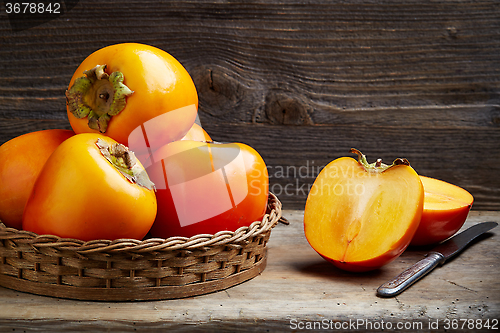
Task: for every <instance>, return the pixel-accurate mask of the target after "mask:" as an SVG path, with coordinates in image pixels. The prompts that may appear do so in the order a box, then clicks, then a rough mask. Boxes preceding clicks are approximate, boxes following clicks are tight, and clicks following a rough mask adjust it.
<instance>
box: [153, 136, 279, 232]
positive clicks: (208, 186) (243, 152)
mask: <svg viewBox="0 0 500 333" xmlns="http://www.w3.org/2000/svg"><path fill="white" fill-rule="evenodd" d="M153 161H154V163H153V164H152V165H151V166H149V167H148V168H147V169H146V170H147V172H148V174H149V176H150V177H151V180H152V181H153V182H154V183H155V186H156V196H157V200H158V213H157V216H156V219H155V222H154V224H153V226H152V228H151V232H150V234H151V236H152V237H161V238H169V237H174V236H183V237H191V236H194V235H197V234H215V233H217V232H219V231H224V230H227V231H236V230H237V229H238V228H240V227H245V226H249V225H250V224H251V223H252V222H254V221H257V220H261V219H262V217H263V216H264V214H265V212H266V207H267V200H268V195H269V179H268V173H267V168H266V164H265V162H264V160H263V159H262V157H261V156H260V155H259V153H257V151H256V150H255V149H253V148H252V147H250V146H248V145H245V144H242V143H225V144H221V143H216V142H200V141H191V140H180V141H176V142H172V143H170V144H168V145H165V146H164V147H162V148H161V149H159V150H158V151H157V152H155V154H153Z"/></svg>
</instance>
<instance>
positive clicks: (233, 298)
mask: <svg viewBox="0 0 500 333" xmlns="http://www.w3.org/2000/svg"><path fill="white" fill-rule="evenodd" d="M283 214H284V216H285V217H286V218H287V219H288V220H289V221H290V225H288V226H286V225H278V226H277V227H276V228H275V229H273V231H272V233H271V238H270V240H269V243H268V248H269V252H268V265H267V267H266V269H265V270H264V272H262V274H261V275H259V276H257V277H255V278H254V279H252V280H249V281H248V282H245V283H242V284H240V285H237V286H234V287H232V288H229V289H227V290H226V291H222V292H218V293H213V294H208V295H202V296H198V297H190V298H185V299H177V300H165V301H148V302H86V301H75V300H67V299H57V298H51V297H44V296H37V295H31V294H26V293H22V292H17V291H13V290H8V289H5V288H2V287H0V332H14V331H15V332H17V331H27V332H30V331H44V332H73V331H79V332H87V331H88V332H109V331H120V332H134V331H138V332H153V331H167V330H168V331H175V332H266V331H270V332H290V331H309V330H306V329H305V327H304V328H302V329H299V328H298V325H313V323H314V322H318V323H322V321H323V320H325V322H326V324H327V325H330V322H332V323H333V325H335V323H340V324H342V323H347V324H349V321H351V322H354V323H355V325H357V326H354V327H355V329H351V330H347V329H335V326H334V327H333V328H330V326H327V328H328V329H324V330H321V329H316V330H314V331H339V332H346V331H351V332H388V331H389V332H450V331H453V332H479V331H480V330H475V329H469V328H468V327H465V328H462V327H461V324H462V322H459V320H460V319H471V320H478V319H480V320H482V321H481V323H485V322H486V320H487V319H490V325H491V320H492V319H499V318H500V298H499V297H500V281H499V280H498V275H497V274H498V264H499V260H498V258H499V255H500V242H499V231H498V230H497V229H498V227H497V228H496V229H493V230H492V231H491V232H490V233H489V237H482V238H481V239H480V240H478V241H476V242H475V243H473V244H471V245H470V246H469V247H468V248H467V249H466V250H465V251H464V252H462V253H461V254H460V255H459V256H457V257H455V258H454V259H452V260H451V261H449V262H448V263H447V264H446V265H444V266H442V267H438V268H436V269H435V270H434V271H432V273H430V274H429V275H427V276H426V277H424V278H423V279H421V280H420V281H418V282H417V283H416V284H414V285H413V286H411V287H410V288H409V289H407V290H406V291H404V292H403V293H402V294H401V295H399V296H397V297H395V298H379V297H377V296H376V289H377V288H378V287H379V286H380V285H381V284H382V283H384V282H386V281H388V280H389V279H391V278H393V277H394V276H396V275H398V274H399V273H400V272H402V271H403V270H404V269H406V268H408V267H409V266H410V265H412V264H413V263H415V262H416V261H418V260H420V259H422V258H423V256H424V254H425V253H426V250H424V249H408V250H406V251H405V252H404V253H403V254H402V255H401V256H400V257H399V258H398V259H396V260H395V261H393V262H391V263H389V264H388V265H386V266H384V267H383V268H381V269H379V270H377V271H373V272H368V273H363V274H359V273H357V274H356V273H348V272H344V271H341V270H339V269H337V268H335V267H334V266H333V265H331V264H329V263H328V262H327V261H326V260H324V259H323V258H321V257H320V256H319V255H318V254H317V253H316V252H315V251H314V250H313V249H312V248H311V247H310V246H309V244H308V243H307V240H306V238H305V236H304V231H303V223H302V221H303V211H290V210H285V211H284V212H283ZM483 221H496V222H500V214H499V213H498V212H487V211H482V212H480V211H472V212H471V214H470V216H469V218H468V220H467V222H466V224H465V226H464V228H467V227H469V226H471V225H474V224H476V223H479V222H483ZM446 319H448V320H454V319H455V320H457V322H458V323H459V324H460V326H459V327H458V328H457V329H453V330H452V329H448V330H447V329H446V326H445V325H446V323H447V322H446V321H445V320H446ZM382 321H383V322H384V323H391V325H394V326H392V329H387V326H385V327H386V329H385V330H382V329H381V328H380V325H381V323H382ZM398 322H399V323H402V325H409V326H407V327H406V329H405V327H404V326H402V327H400V328H398V329H396V325H397V323H398ZM431 322H432V323H436V322H437V323H438V326H436V327H429V325H430V323H431ZM368 323H371V325H372V326H371V327H370V326H367V325H369V324H368ZM450 323H451V322H450ZM316 325H317V324H316ZM343 325H346V324H343ZM374 325H378V326H374ZM416 325H423V326H416ZM433 325H434V324H433ZM295 326H297V327H295ZM294 327H295V329H294ZM344 327H345V326H344ZM316 328H317V327H316ZM351 328H352V327H351ZM484 331H486V332H489V331H491V330H484Z"/></svg>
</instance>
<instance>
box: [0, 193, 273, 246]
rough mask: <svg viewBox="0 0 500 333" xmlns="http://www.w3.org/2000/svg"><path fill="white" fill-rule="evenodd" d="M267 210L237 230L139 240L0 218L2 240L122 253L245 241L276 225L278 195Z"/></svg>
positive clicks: (0, 236) (271, 194)
mask: <svg viewBox="0 0 500 333" xmlns="http://www.w3.org/2000/svg"><path fill="white" fill-rule="evenodd" d="M267 207H268V210H267V212H266V214H264V216H263V218H262V220H260V221H254V222H252V223H251V224H250V225H249V226H244V227H240V228H238V229H237V230H236V231H219V232H217V233H215V234H198V235H194V236H192V237H189V238H188V237H180V236H175V237H169V238H166V239H164V238H148V239H144V240H137V239H128V238H122V239H116V240H106V239H98V240H91V241H83V240H80V239H74V238H62V237H59V236H55V235H38V234H36V233H34V232H31V231H26V230H18V229H16V228H10V227H6V226H5V225H4V224H3V223H2V222H1V221H0V240H15V241H17V242H19V243H27V244H29V245H30V246H31V247H33V248H34V250H38V249H40V248H48V247H50V248H56V249H58V250H65V251H68V250H69V251H74V252H77V253H80V254H86V253H119V252H133V253H138V254H139V253H146V252H152V251H156V252H161V251H173V250H193V249H197V248H202V247H207V246H220V245H227V244H230V243H231V244H232V243H236V244H237V243H241V242H245V241H246V240H247V239H248V238H250V237H254V236H258V235H260V234H263V233H265V232H267V231H269V230H270V229H272V228H274V227H275V226H276V225H277V224H278V222H279V221H280V220H281V219H282V212H281V209H282V205H281V202H280V201H279V199H278V197H277V196H276V195H275V194H274V193H271V192H269V198H268V203H267Z"/></svg>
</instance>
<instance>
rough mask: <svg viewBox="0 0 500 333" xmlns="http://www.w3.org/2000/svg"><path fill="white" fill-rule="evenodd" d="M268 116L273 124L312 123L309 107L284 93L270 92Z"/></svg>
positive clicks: (267, 99)
mask: <svg viewBox="0 0 500 333" xmlns="http://www.w3.org/2000/svg"><path fill="white" fill-rule="evenodd" d="M265 113H266V117H267V119H268V120H269V122H270V123H271V124H283V125H312V124H313V121H312V119H311V117H310V116H309V113H308V112H307V107H306V105H305V104H304V103H302V102H301V101H299V100H297V99H295V98H292V97H290V96H287V95H285V94H282V93H270V94H269V95H267V97H266V104H265Z"/></svg>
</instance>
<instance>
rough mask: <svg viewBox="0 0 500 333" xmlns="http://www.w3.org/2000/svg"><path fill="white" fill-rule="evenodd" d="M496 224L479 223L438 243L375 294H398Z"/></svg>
mask: <svg viewBox="0 0 500 333" xmlns="http://www.w3.org/2000/svg"><path fill="white" fill-rule="evenodd" d="M497 225H498V223H496V222H483V223H479V224H476V225H474V226H472V227H470V228H469V229H467V230H465V231H463V232H461V233H459V234H457V235H455V236H453V237H452V238H450V239H448V240H447V241H445V242H443V243H441V244H439V245H438V246H436V247H435V248H434V249H432V251H431V252H429V253H428V254H427V255H426V256H425V258H423V259H422V260H420V261H418V262H417V263H415V264H414V265H413V266H411V267H410V268H408V269H407V270H405V271H404V272H402V273H401V274H399V275H398V276H396V277H395V278H393V279H392V280H390V281H388V282H386V283H384V284H383V285H381V286H380V287H379V288H378V289H377V295H378V296H381V297H392V296H396V295H399V294H400V293H402V292H403V291H404V290H405V289H406V288H408V287H409V286H411V285H412V284H413V283H415V282H417V281H418V280H420V279H421V278H423V277H424V276H425V275H426V274H428V273H429V272H430V271H432V270H433V269H434V268H436V266H437V265H440V266H441V265H443V264H444V263H445V262H446V261H447V260H448V259H450V258H451V257H453V256H455V255H456V254H457V253H459V252H460V251H462V250H463V249H464V248H465V247H466V246H467V244H469V243H470V242H471V241H472V240H474V239H475V238H476V237H478V236H479V235H481V234H483V233H485V232H487V231H488V230H490V229H493V228H494V227H496V226H497Z"/></svg>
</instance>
